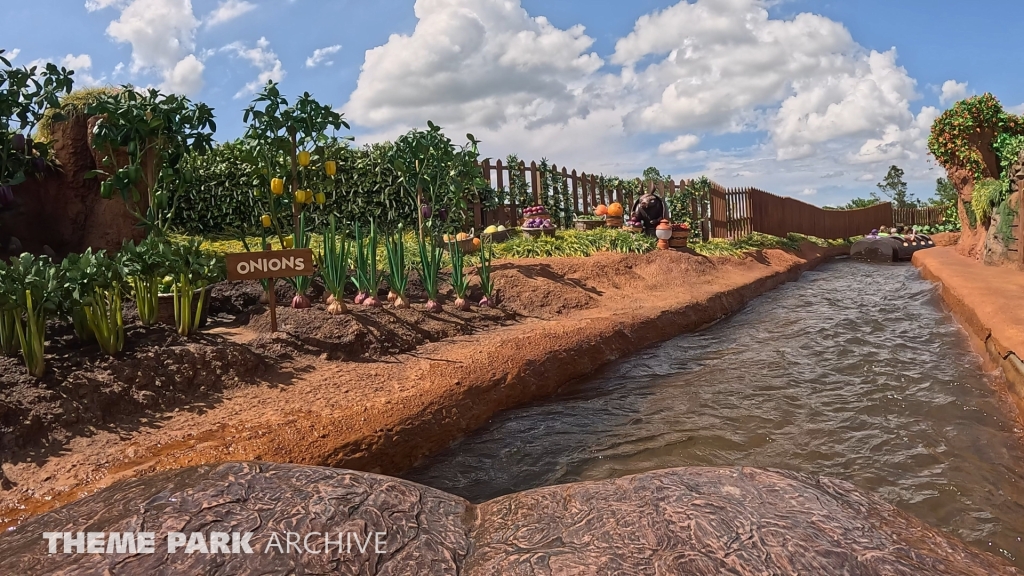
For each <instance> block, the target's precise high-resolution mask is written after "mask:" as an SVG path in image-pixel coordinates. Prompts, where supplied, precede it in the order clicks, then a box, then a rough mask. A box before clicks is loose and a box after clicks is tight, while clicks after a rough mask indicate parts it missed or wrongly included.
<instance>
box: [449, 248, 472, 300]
mask: <svg viewBox="0 0 1024 576" xmlns="http://www.w3.org/2000/svg"><path fill="white" fill-rule="evenodd" d="M448 251H449V253H451V257H452V278H451V284H452V289H453V290H454V291H455V309H456V310H462V311H466V310H469V301H468V300H466V292H468V291H469V277H468V276H466V256H465V254H463V253H462V248H460V247H459V243H458V242H449V243H448Z"/></svg>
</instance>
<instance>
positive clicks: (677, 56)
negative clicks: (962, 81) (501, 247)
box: [345, 0, 966, 194]
mask: <svg viewBox="0 0 1024 576" xmlns="http://www.w3.org/2000/svg"><path fill="white" fill-rule="evenodd" d="M768 7H769V2H768V1H767V0H695V1H693V2H686V1H680V2H679V3H677V4H675V5H672V6H669V7H667V8H665V9H663V10H659V11H655V12H653V13H651V14H647V15H644V16H642V17H640V18H639V19H638V20H637V21H636V23H635V25H634V27H633V30H632V31H631V32H630V33H629V34H628V35H626V36H624V37H622V38H620V39H618V41H617V42H616V44H615V50H614V53H613V54H611V55H607V56H601V55H599V54H597V53H595V52H593V51H592V50H591V47H592V45H593V42H594V41H593V39H592V38H590V37H589V36H587V35H586V31H585V29H584V28H583V26H581V25H576V26H571V27H569V28H566V29H560V28H557V27H555V26H553V25H552V24H551V23H550V22H549V21H548V20H547V19H546V18H544V17H543V16H540V15H531V14H528V13H527V12H526V10H524V9H523V8H522V6H521V4H520V2H519V1H518V0H512V1H508V2H500V3H498V2H493V1H487V0H417V2H416V6H415V12H416V16H417V18H418V23H417V25H416V28H415V30H414V31H413V32H412V33H411V34H408V35H405V34H393V35H392V36H391V37H390V38H389V40H388V42H387V43H385V44H384V45H382V46H378V47H376V48H373V49H371V50H369V51H367V52H366V58H365V61H364V63H363V67H362V69H361V73H360V76H359V80H358V85H357V88H356V90H355V91H354V92H353V93H352V95H351V97H350V99H349V102H348V104H347V105H346V106H345V110H346V112H347V113H348V114H349V116H350V117H351V118H352V119H353V120H354V121H355V122H357V123H358V124H361V125H363V126H366V127H369V128H370V129H372V130H373V131H374V134H373V135H371V136H370V138H371V139H372V138H374V137H384V136H386V135H388V134H391V133H397V132H398V131H401V130H403V129H406V128H408V127H412V126H422V125H423V124H425V122H426V120H427V119H431V120H433V121H435V122H437V123H440V124H441V125H445V126H451V128H452V129H453V130H456V129H457V130H458V131H462V130H463V129H470V130H473V131H474V133H475V134H477V136H480V132H484V133H486V134H487V135H488V136H490V137H492V138H496V139H497V143H496V145H495V146H488V148H499V147H501V148H506V149H509V150H516V151H517V152H520V153H521V154H529V155H534V156H540V155H546V156H549V157H551V156H553V155H554V151H553V150H552V148H553V143H554V141H556V140H558V139H566V140H568V141H570V142H572V150H573V152H572V153H571V155H570V156H569V157H568V158H560V159H559V161H561V162H563V163H564V162H588V168H590V169H595V164H597V166H596V167H599V168H601V169H611V168H612V167H614V166H623V167H625V166H628V169H629V170H631V171H633V172H636V171H638V170H640V169H642V166H641V165H642V164H643V163H644V162H645V161H646V162H651V163H653V162H655V161H656V160H655V159H654V158H653V154H652V152H657V153H658V154H660V155H662V156H667V157H670V158H673V159H675V160H676V161H677V162H678V163H679V164H680V165H685V164H687V163H688V164H690V165H700V164H703V170H704V171H707V170H713V169H714V167H715V166H716V165H717V166H718V167H719V168H720V169H721V170H722V171H729V172H731V173H732V174H731V176H737V175H739V176H740V177H742V176H743V175H744V174H746V175H748V176H750V177H752V178H754V177H756V175H757V174H758V173H759V170H757V169H754V168H753V167H752V166H751V164H753V165H764V163H765V162H766V161H768V160H770V159H773V160H775V161H776V162H781V163H783V165H785V166H787V167H788V168H791V169H793V170H794V171H796V172H797V173H799V174H801V175H802V177H804V181H806V177H818V176H820V174H822V173H835V172H836V171H835V170H834V169H833V168H834V167H835V166H858V165H860V167H859V168H852V169H851V170H850V172H852V173H851V174H850V176H849V177H847V178H846V180H847V181H849V182H855V181H856V180H855V177H856V176H855V174H863V173H865V172H884V171H885V168H887V166H881V165H882V164H885V163H904V164H906V170H907V173H908V176H909V177H916V178H922V177H924V176H925V174H926V172H927V171H928V170H929V167H928V166H927V165H926V163H925V160H926V155H927V150H926V148H925V140H926V139H927V134H928V131H929V129H930V124H931V121H932V120H934V118H935V116H936V115H937V112H938V111H937V110H936V109H935V108H933V107H923V108H921V109H920V110H918V111H916V112H915V110H914V109H913V107H912V102H914V101H915V100H918V99H920V98H921V95H920V94H918V92H917V81H916V80H915V79H914V78H912V77H911V76H910V75H909V74H908V72H907V71H906V69H904V68H903V67H901V66H900V65H899V64H898V62H897V52H896V49H895V48H893V49H891V50H888V51H885V52H878V51H872V50H867V49H865V48H864V47H862V46H861V45H860V44H858V43H857V42H856V41H855V39H854V38H853V37H852V35H851V34H850V32H849V30H848V29H847V28H846V27H845V26H844V25H843V24H842V23H839V22H835V21H833V20H830V19H828V18H826V17H823V16H819V15H815V14H808V13H802V14H798V15H796V16H794V17H792V18H789V19H778V18H772V17H771V16H770V14H769V12H768ZM954 84H955V83H954ZM957 90H959V85H956V86H950V87H946V88H944V90H943V94H944V97H946V96H949V97H952V96H953V95H955V93H957ZM963 90H964V91H966V85H964V86H963ZM728 134H747V135H748V136H752V137H753V138H754V139H755V140H756V142H755V143H754V144H752V145H750V146H748V147H747V148H746V149H745V154H746V158H745V160H744V159H741V158H739V157H737V156H736V155H735V151H725V150H719V149H716V148H710V149H707V150H699V149H697V148H698V147H699V146H700V145H701V144H702V143H704V142H707V141H708V140H709V138H708V137H709V136H710V137H714V136H720V135H728ZM652 138H653V139H654V140H655V143H654V144H653V146H652V145H651V144H648V142H650V140H651V139H652ZM609 140H611V142H608V141H609ZM710 140H712V141H713V140H714V138H710ZM487 142H488V141H487V140H486V139H485V143H487ZM638 142H642V143H644V144H642V145H643V146H645V147H646V151H647V154H646V156H645V158H646V160H644V159H643V158H637V159H636V160H631V159H630V158H631V157H633V158H636V157H637V156H638V155H637V154H635V145H636V144H637V143H638ZM511 143H515V144H518V145H519V146H521V148H513V147H511V146H509V144H511ZM595 160H597V161H596V162H595ZM743 163H745V164H747V165H746V166H743V167H741V166H740V164H743ZM624 165H625V166H624ZM865 168H866V169H867V170H865ZM816 172H817V174H816ZM805 190H809V188H806V187H804V186H800V187H794V188H792V190H791V191H790V192H791V193H794V194H801V193H804V192H805Z"/></svg>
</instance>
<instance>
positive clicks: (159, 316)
mask: <svg viewBox="0 0 1024 576" xmlns="http://www.w3.org/2000/svg"><path fill="white" fill-rule="evenodd" d="M210 288H211V287H210V286H207V287H206V288H200V289H199V290H196V291H195V292H193V293H192V305H193V306H196V305H198V304H199V296H200V295H201V293H202V292H203V291H204V290H205V291H206V299H205V300H203V309H202V310H201V311H200V312H199V314H200V318H199V326H200V327H205V326H206V318H207V316H209V314H210ZM156 321H157V322H159V323H160V324H167V325H168V326H174V325H176V324H177V323H176V322H175V321H174V294H160V295H159V297H158V298H157V308H156Z"/></svg>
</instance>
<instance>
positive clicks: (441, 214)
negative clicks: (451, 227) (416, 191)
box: [437, 208, 448, 222]
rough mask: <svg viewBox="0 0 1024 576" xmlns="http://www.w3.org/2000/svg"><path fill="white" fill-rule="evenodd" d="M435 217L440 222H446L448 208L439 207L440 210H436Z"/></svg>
mask: <svg viewBox="0 0 1024 576" xmlns="http://www.w3.org/2000/svg"><path fill="white" fill-rule="evenodd" d="M437 218H438V219H439V220H440V221H441V222H447V221H448V209H447V208H441V209H440V210H438V211H437Z"/></svg>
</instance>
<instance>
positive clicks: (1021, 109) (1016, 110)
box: [1006, 103, 1024, 114]
mask: <svg viewBox="0 0 1024 576" xmlns="http://www.w3.org/2000/svg"><path fill="white" fill-rule="evenodd" d="M1006 110H1007V111H1008V112H1009V113H1010V114H1024V103H1021V104H1018V105H1017V106H1011V107H1009V108H1007V109H1006Z"/></svg>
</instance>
